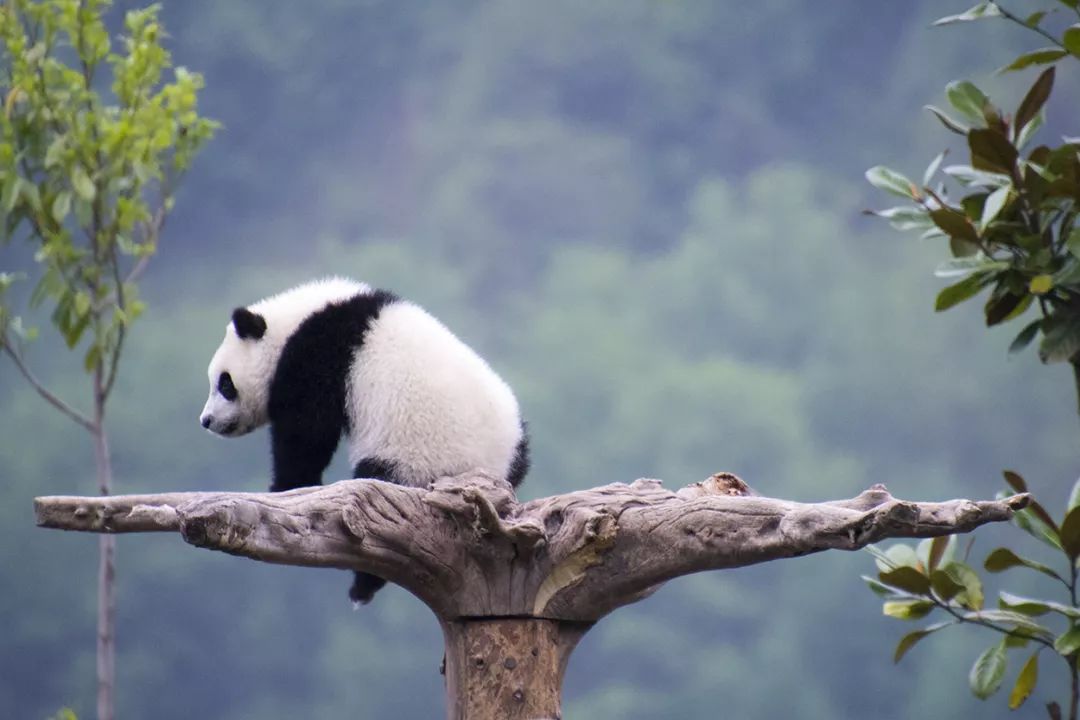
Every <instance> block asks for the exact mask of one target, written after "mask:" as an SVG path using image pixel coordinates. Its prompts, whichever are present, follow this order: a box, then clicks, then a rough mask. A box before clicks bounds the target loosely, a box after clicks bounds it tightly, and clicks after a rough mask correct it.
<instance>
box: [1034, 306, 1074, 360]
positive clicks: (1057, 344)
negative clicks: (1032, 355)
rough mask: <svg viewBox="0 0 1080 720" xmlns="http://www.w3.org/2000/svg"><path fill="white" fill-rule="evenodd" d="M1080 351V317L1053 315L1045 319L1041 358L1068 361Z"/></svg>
mask: <svg viewBox="0 0 1080 720" xmlns="http://www.w3.org/2000/svg"><path fill="white" fill-rule="evenodd" d="M1078 352H1080V317H1064V318H1062V317H1059V316H1056V315H1051V316H1050V317H1049V318H1046V319H1045V320H1043V338H1042V342H1040V343H1039V359H1041V360H1042V361H1043V362H1044V363H1055V362H1066V361H1068V360H1071V359H1072V358H1073V357H1074V356H1075V355H1076V354H1077V353H1078Z"/></svg>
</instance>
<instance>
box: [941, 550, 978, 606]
mask: <svg viewBox="0 0 1080 720" xmlns="http://www.w3.org/2000/svg"><path fill="white" fill-rule="evenodd" d="M942 569H943V570H944V572H946V573H948V575H949V577H950V578H952V580H953V581H954V582H956V583H957V584H959V585H962V586H963V588H964V590H963V592H962V593H960V594H958V595H957V596H956V601H957V602H958V603H960V604H961V605H962V606H963V607H965V608H967V609H968V610H982V607H983V586H982V580H980V579H979V574H978V573H977V572H975V570H974V569H972V568H971V566H970V565H967V564H966V563H962V562H951V563H949V564H948V565H946V566H945V567H944V568H942Z"/></svg>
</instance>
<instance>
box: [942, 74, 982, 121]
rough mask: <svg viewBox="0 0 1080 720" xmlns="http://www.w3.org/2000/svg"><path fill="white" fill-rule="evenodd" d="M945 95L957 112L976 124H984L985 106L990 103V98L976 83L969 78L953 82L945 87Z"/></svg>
mask: <svg viewBox="0 0 1080 720" xmlns="http://www.w3.org/2000/svg"><path fill="white" fill-rule="evenodd" d="M945 97H946V98H948V100H949V104H950V105H952V106H953V107H954V108H955V109H956V110H957V112H959V113H960V114H961V115H963V116H964V117H966V118H967V119H968V120H971V121H972V122H973V123H974V124H975V125H977V126H981V125H982V124H983V122H984V117H983V108H985V107H986V106H987V105H988V104H989V103H990V100H989V99H988V98H987V97H986V95H984V94H983V92H982V90H980V89H979V88H977V87H975V85H974V84H972V83H970V82H968V81H967V80H962V81H957V82H951V83H949V84H948V86H946V88H945Z"/></svg>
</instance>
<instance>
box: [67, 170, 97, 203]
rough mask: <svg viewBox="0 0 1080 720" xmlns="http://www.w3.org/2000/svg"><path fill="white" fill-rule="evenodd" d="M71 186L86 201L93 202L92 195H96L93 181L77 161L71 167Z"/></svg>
mask: <svg viewBox="0 0 1080 720" xmlns="http://www.w3.org/2000/svg"><path fill="white" fill-rule="evenodd" d="M71 187H72V188H73V189H74V190H75V193H76V194H77V195H78V196H79V197H80V198H82V199H83V200H85V201H86V202H93V200H94V196H95V195H97V188H96V187H95V186H94V181H93V180H91V179H90V176H89V175H87V174H86V169H85V168H84V167H83V166H82V165H80V164H79V163H75V165H74V166H73V167H72V168H71Z"/></svg>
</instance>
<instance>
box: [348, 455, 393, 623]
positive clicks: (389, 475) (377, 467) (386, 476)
mask: <svg viewBox="0 0 1080 720" xmlns="http://www.w3.org/2000/svg"><path fill="white" fill-rule="evenodd" d="M353 477H354V478H371V479H373V480H383V481H385V482H396V479H395V477H394V464H393V463H391V462H387V461H385V460H379V459H378V458H364V459H363V460H361V461H360V462H358V463H356V467H355V468H353ZM385 584H386V580H383V579H382V578H381V577H379V576H378V575H372V574H371V573H366V572H357V573H356V574H355V576H354V577H353V584H352V587H351V588H349V599H350V600H352V601H353V602H354V603H359V604H361V605H367V604H368V603H369V602H371V600H372V598H374V597H375V593H377V592H379V590H381V589H382V587H383V585H385Z"/></svg>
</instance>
